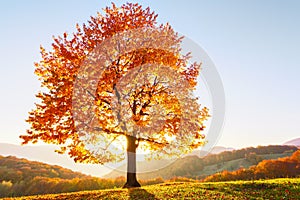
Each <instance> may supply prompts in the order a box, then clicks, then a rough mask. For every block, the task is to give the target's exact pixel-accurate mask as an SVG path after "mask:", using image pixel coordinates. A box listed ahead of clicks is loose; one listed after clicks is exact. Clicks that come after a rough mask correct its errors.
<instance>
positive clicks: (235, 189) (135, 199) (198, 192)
mask: <svg viewBox="0 0 300 200" xmlns="http://www.w3.org/2000/svg"><path fill="white" fill-rule="evenodd" d="M299 191H300V179H299V178H298V179H296V178H294V179H274V180H265V181H236V182H219V183H182V182H177V183H163V184H158V185H152V186H145V187H142V188H137V189H111V190H98V191H86V192H76V193H68V194H56V195H43V196H40V195H39V196H31V197H22V198H15V200H35V199H39V200H62V199H64V200H65V199H72V200H81V199H87V200H93V199H116V200H119V199H123V200H127V199H128V200H156V199H205V200H206V199H230V200H233V199H234V200H240V199H299Z"/></svg>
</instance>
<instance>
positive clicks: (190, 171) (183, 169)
mask: <svg viewBox="0 0 300 200" xmlns="http://www.w3.org/2000/svg"><path fill="white" fill-rule="evenodd" d="M297 150H298V148H297V147H294V146H287V145H285V146H281V145H270V146H259V147H256V148H254V147H249V148H244V149H239V150H233V151H223V152H221V153H219V154H209V155H207V156H205V157H202V158H200V157H199V156H196V155H189V156H185V157H183V158H179V159H177V160H173V161H169V163H168V160H162V161H160V160H158V161H157V160H155V161H142V162H137V169H138V170H137V171H138V172H145V171H148V172H146V173H138V178H139V179H144V180H147V179H153V178H157V177H162V178H163V179H171V178H172V177H175V176H182V177H188V178H204V177H206V176H208V175H211V174H215V173H217V172H220V171H224V170H228V171H233V170H237V169H239V168H241V167H244V168H249V167H250V166H252V165H255V164H258V162H260V161H262V160H269V159H277V158H280V157H286V156H290V155H291V154H292V153H293V152H295V151H297ZM160 166H165V167H163V168H162V167H160ZM149 169H150V170H149ZM120 176H126V165H123V166H121V167H119V168H117V169H115V170H113V171H112V172H110V173H109V174H107V175H105V176H104V177H105V178H116V177H120Z"/></svg>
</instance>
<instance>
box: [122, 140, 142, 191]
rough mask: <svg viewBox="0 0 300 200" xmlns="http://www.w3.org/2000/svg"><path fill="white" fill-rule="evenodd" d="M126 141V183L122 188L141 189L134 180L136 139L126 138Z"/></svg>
mask: <svg viewBox="0 0 300 200" xmlns="http://www.w3.org/2000/svg"><path fill="white" fill-rule="evenodd" d="M126 139H127V181H126V183H125V185H124V186H123V188H132V187H141V185H140V183H139V182H138V181H137V179H136V148H137V144H136V138H135V137H133V136H126Z"/></svg>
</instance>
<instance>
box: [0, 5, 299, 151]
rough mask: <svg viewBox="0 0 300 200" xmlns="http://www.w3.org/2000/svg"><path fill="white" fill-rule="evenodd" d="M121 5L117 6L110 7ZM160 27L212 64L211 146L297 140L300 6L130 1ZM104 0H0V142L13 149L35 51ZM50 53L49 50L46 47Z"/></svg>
mask: <svg viewBox="0 0 300 200" xmlns="http://www.w3.org/2000/svg"><path fill="white" fill-rule="evenodd" d="M125 2H126V1H116V4H117V5H120V4H122V3H125ZM135 2H139V3H141V4H143V5H145V6H150V7H151V8H152V10H154V11H155V12H156V13H157V14H158V15H159V18H158V20H159V22H162V23H165V22H169V23H170V24H171V25H172V26H173V28H174V29H175V30H176V31H178V32H180V33H182V34H184V35H186V36H188V37H189V38H191V39H193V40H194V41H195V42H197V43H198V44H200V45H201V46H202V47H203V48H204V49H205V50H206V52H207V53H208V55H209V56H210V57H211V58H212V60H213V61H214V62H215V64H216V66H217V69H218V71H219V73H220V75H221V77H222V80H223V84H224V87H225V94H226V103H227V109H226V122H225V126H224V129H223V132H222V137H221V139H220V141H219V143H218V145H222V146H231V147H237V148H238V147H247V146H257V145H265V144H280V143H283V142H285V141H287V140H290V139H293V138H296V137H300V131H299V130H300V105H299V102H300V93H299V91H300V78H299V75H300V12H299V10H300V1H297V0H294V1H291V0H287V1H279V0H264V1H261V0H253V1H239V0H235V1H233V0H219V1H210V0H206V1H201V0H189V1H176V0H163V1H158V0H154V1H153V0H152V1H150V0H148V1H146V0H145V1H135ZM108 5H110V1H103V0H101V1H100V0H97V1H96V0H89V1H83V0H81V1H79V0H64V1H58V0H56V1H49V0H47V1H46V0H44V1H33V0H31V1H30V0H27V1H17V0H10V1H0V30H1V32H0V44H1V45H0V58H1V67H0V94H1V98H0V111H1V114H0V124H1V126H0V142H6V143H14V144H19V143H20V140H19V139H18V136H19V135H20V134H22V133H24V132H25V129H26V127H27V125H26V123H25V122H24V120H25V119H26V118H27V112H28V111H30V110H31V109H32V108H33V105H34V102H35V101H36V99H35V97H34V95H35V93H36V92H37V91H38V90H40V88H39V82H38V80H37V77H36V76H35V75H34V74H33V71H34V66H33V62H35V61H38V60H39V58H40V55H39V46H40V45H43V46H45V47H46V48H48V47H49V46H50V44H51V42H52V35H56V36H57V35H61V34H62V33H63V32H64V31H67V32H69V33H71V32H73V31H74V27H75V24H76V23H77V22H78V23H79V24H82V23H84V22H86V21H87V20H88V19H89V16H91V15H95V14H96V12H97V11H101V8H103V7H105V6H108ZM48 49H49V48H48Z"/></svg>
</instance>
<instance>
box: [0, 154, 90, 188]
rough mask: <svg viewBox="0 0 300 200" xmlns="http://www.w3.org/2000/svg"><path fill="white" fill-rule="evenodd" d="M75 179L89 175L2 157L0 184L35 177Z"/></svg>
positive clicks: (12, 157)
mask: <svg viewBox="0 0 300 200" xmlns="http://www.w3.org/2000/svg"><path fill="white" fill-rule="evenodd" d="M37 176H40V177H47V178H61V179H73V178H84V177H87V175H84V174H82V173H78V172H73V171H72V170H69V169H65V168H62V167H60V166H57V165H48V164H45V163H41V162H36V161H29V160H27V159H24V158H23V159H20V158H16V157H14V156H7V157H3V156H0V182H1V181H11V182H12V183H16V182H19V181H29V180H31V179H33V178H34V177H37Z"/></svg>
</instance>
